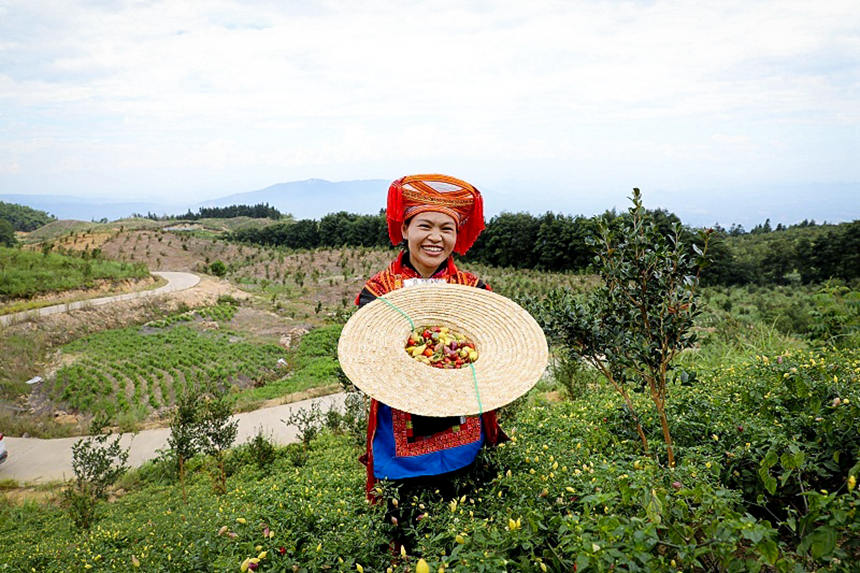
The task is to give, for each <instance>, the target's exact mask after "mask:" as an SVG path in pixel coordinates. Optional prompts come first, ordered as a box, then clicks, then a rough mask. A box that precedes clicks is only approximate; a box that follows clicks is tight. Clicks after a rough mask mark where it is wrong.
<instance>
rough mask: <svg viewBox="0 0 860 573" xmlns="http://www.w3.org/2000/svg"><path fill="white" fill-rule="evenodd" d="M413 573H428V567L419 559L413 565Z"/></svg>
mask: <svg viewBox="0 0 860 573" xmlns="http://www.w3.org/2000/svg"><path fill="white" fill-rule="evenodd" d="M415 573H430V566H429V565H427V562H426V561H424V560H423V559H419V560H418V563H416V564H415Z"/></svg>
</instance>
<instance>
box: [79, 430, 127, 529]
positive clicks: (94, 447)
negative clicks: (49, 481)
mask: <svg viewBox="0 0 860 573" xmlns="http://www.w3.org/2000/svg"><path fill="white" fill-rule="evenodd" d="M106 424H107V420H106V419H105V418H103V417H99V418H96V419H95V420H94V421H93V423H92V425H91V427H90V432H91V434H92V435H91V436H89V437H87V438H83V439H80V440H77V441H76V442H75V443H74V444H73V445H72V470H73V471H74V473H75V480H74V482H73V484H72V485H71V486H70V487H68V488H67V489H66V490H64V491H63V501H64V502H65V504H66V507H67V509H68V511H69V515H70V516H71V518H72V521H73V522H74V524H75V525H76V526H77V527H78V528H80V529H88V528H89V527H90V526H91V525H92V523H93V521H94V520H95V510H96V503H97V502H98V501H99V500H102V499H104V498H105V497H106V494H107V488H108V487H109V486H110V485H112V484H113V483H114V482H115V481H116V480H117V479H118V478H119V477H120V476H121V475H122V474H123V473H124V472H125V471H126V470H127V469H128V468H127V466H126V462H127V461H128V449H122V447H121V446H120V444H119V441H120V436H119V435H114V436H113V439H110V438H111V435H110V434H108V433H105V432H104V428H105V426H106Z"/></svg>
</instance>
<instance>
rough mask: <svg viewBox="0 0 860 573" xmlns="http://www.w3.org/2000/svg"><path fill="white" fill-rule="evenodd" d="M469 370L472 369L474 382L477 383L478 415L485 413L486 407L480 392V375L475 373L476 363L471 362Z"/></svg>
mask: <svg viewBox="0 0 860 573" xmlns="http://www.w3.org/2000/svg"><path fill="white" fill-rule="evenodd" d="M469 368H471V369H472V380H474V381H475V398H477V399H478V415H479V416H480V415H481V414H483V413H484V405H483V404H481V393H480V392H479V391H478V375H477V374H476V373H475V363H474V362H469Z"/></svg>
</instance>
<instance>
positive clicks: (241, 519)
mask: <svg viewBox="0 0 860 573" xmlns="http://www.w3.org/2000/svg"><path fill="white" fill-rule="evenodd" d="M236 521H237V522H238V523H241V524H242V525H245V524H246V523H248V520H247V519H245V518H244V517H237V518H236Z"/></svg>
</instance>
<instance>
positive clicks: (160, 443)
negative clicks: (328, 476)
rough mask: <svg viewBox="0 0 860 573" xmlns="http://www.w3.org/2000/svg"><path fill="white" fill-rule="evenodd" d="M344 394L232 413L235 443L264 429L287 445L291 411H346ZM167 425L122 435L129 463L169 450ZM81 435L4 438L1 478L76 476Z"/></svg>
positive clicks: (47, 479)
mask: <svg viewBox="0 0 860 573" xmlns="http://www.w3.org/2000/svg"><path fill="white" fill-rule="evenodd" d="M344 397H345V394H332V395H330V396H322V397H320V398H311V399H309V400H302V401H301V402H293V403H292V404H283V405H281V406H274V407H271V408H263V409H260V410H255V411H253V412H244V413H241V414H236V415H235V416H233V418H234V419H237V420H238V421H239V432H238V435H237V437H236V444H242V443H245V442H247V441H249V440H250V439H252V438H253V437H254V436H256V435H257V433H258V432H259V431H260V430H262V431H263V435H266V436H269V437H270V439H271V440H272V442H274V443H276V444H288V443H292V442H296V441H298V439H297V437H296V434H297V430H296V428H295V427H292V426H287V425H286V424H284V423H283V422H282V420H284V419H286V418H287V416H289V414H290V411H291V410H293V411H296V410H299V409H302V408H310V407H311V404H312V403H313V402H316V403H318V404H319V405H320V408H321V410H322V411H323V412H327V411H328V410H329V408H331V407H336V408H338V409H340V411H343V400H344ZM169 434H170V430H169V429H168V428H157V429H154V430H144V431H142V432H138V433H136V434H122V439H121V440H120V443H121V444H122V446H123V447H127V448H129V456H128V463H129V465H130V466H132V467H137V466H140V465H141V464H143V463H144V462H145V461H147V460H151V459H153V458H155V457H156V450H160V449H167V437H168V435H169ZM78 439H80V438H57V439H53V440H43V439H39V438H10V437H6V438H4V440H3V441H4V442H6V449H8V450H9V457H8V459H7V460H6V462H5V463H3V464H0V480H2V479H14V480H17V481H18V482H19V483H21V484H24V483H46V482H51V481H57V480H68V479H72V478H74V475H75V474H74V472H73V471H72V444H74V443H75V441H77V440H78Z"/></svg>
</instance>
